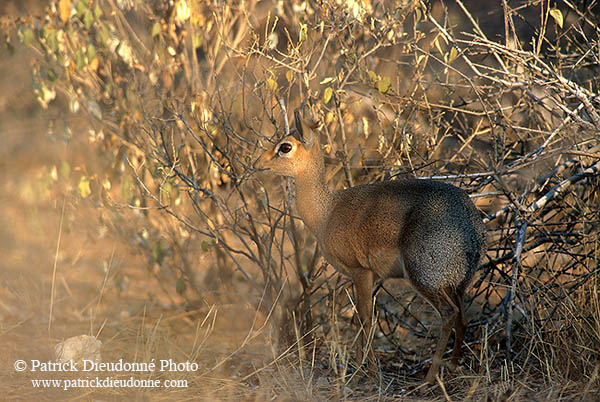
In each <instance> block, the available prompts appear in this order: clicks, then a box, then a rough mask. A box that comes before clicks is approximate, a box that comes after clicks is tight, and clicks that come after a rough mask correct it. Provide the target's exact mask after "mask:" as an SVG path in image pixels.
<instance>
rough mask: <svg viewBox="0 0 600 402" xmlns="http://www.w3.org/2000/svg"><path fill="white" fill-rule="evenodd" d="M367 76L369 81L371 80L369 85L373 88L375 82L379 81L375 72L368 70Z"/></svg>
mask: <svg viewBox="0 0 600 402" xmlns="http://www.w3.org/2000/svg"><path fill="white" fill-rule="evenodd" d="M368 74H369V79H370V80H371V85H373V86H375V85H377V81H379V77H378V76H377V74H376V73H375V71H373V70H369V71H368Z"/></svg>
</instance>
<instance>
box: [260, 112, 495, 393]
mask: <svg viewBox="0 0 600 402" xmlns="http://www.w3.org/2000/svg"><path fill="white" fill-rule="evenodd" d="M255 168H257V169H264V170H268V171H269V172H271V173H273V174H277V175H282V176H288V177H291V178H293V179H294V181H295V184H296V200H297V211H298V215H299V216H300V218H301V219H302V220H303V221H304V224H305V226H306V227H308V229H309V230H310V231H311V232H312V234H313V235H314V236H315V237H316V239H317V242H318V244H319V247H320V249H321V251H322V253H323V256H324V257H325V259H326V260H327V262H328V263H330V264H331V265H332V266H333V267H334V268H335V269H336V270H338V271H339V272H341V273H343V274H346V275H348V276H349V277H350V278H351V279H352V282H353V285H354V288H355V294H356V299H357V300H356V306H357V310H358V316H359V318H360V323H361V330H360V331H361V334H360V339H361V341H360V344H359V345H358V346H359V347H358V350H357V360H358V362H359V365H362V364H363V363H365V360H364V358H365V355H367V358H368V364H369V365H370V366H371V367H377V360H376V358H375V354H374V351H373V348H372V346H371V343H370V342H369V339H370V337H369V334H371V330H372V326H373V311H372V308H373V295H372V292H373V286H374V282H375V280H378V279H382V280H383V279H386V278H404V279H406V280H407V281H408V282H409V283H410V285H411V286H412V287H413V288H414V289H415V290H416V291H417V292H418V293H419V294H420V295H421V296H422V297H424V298H425V299H426V300H427V301H428V302H429V303H430V304H431V305H432V306H433V307H434V308H435V310H436V311H437V312H438V313H439V315H440V317H441V321H442V326H441V330H440V335H439V340H438V343H437V347H436V349H435V352H434V355H433V359H432V364H431V366H430V368H429V370H428V372H427V375H426V377H425V381H426V382H427V383H429V384H433V383H434V382H435V380H436V376H437V374H438V372H439V368H440V365H441V363H442V356H443V354H444V351H445V349H446V347H447V344H448V340H449V337H450V333H451V332H452V328H453V327H454V329H455V332H456V336H455V342H454V350H453V352H452V359H451V367H456V365H457V364H458V362H459V359H460V354H461V347H462V343H463V339H464V334H465V328H466V324H465V317H464V310H463V297H464V294H465V290H466V289H467V287H468V286H469V283H470V282H471V280H472V278H473V275H474V273H475V270H476V269H477V267H478V265H479V263H480V260H481V259H482V258H483V255H484V254H485V251H486V233H485V227H484V224H483V221H482V219H481V216H480V214H479V212H478V210H477V209H476V207H475V205H474V204H473V202H472V201H471V200H470V199H469V196H468V195H467V193H466V192H465V191H463V190H462V189H460V188H458V187H455V186H453V185H451V184H447V183H443V182H439V181H434V180H421V179H405V180H393V181H383V182H377V183H372V184H365V185H358V186H355V187H350V188H346V189H343V190H332V189H330V188H329V187H328V186H327V183H326V181H325V163H324V157H323V153H322V150H321V146H320V144H319V139H318V137H317V134H316V133H315V132H314V131H313V130H312V129H311V128H310V127H308V125H307V124H305V122H303V121H302V120H301V119H300V117H299V115H298V112H297V111H296V112H295V130H293V131H292V133H289V134H287V135H285V136H284V137H283V138H282V139H281V140H280V141H279V142H278V143H277V144H276V145H275V146H274V147H272V148H271V149H268V150H267V151H265V152H264V153H263V154H262V155H261V156H260V157H259V159H258V160H257V161H256V163H255Z"/></svg>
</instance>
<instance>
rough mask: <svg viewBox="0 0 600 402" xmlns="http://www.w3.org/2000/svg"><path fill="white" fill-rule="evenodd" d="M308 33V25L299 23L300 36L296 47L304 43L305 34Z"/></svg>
mask: <svg viewBox="0 0 600 402" xmlns="http://www.w3.org/2000/svg"><path fill="white" fill-rule="evenodd" d="M307 33H308V25H306V24H303V23H300V34H299V35H298V46H300V45H301V44H303V43H304V41H305V40H306V34H307Z"/></svg>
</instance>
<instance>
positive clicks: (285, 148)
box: [277, 142, 294, 156]
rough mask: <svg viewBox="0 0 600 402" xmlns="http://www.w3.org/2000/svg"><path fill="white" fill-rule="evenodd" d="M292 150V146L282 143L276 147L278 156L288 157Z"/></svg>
mask: <svg viewBox="0 0 600 402" xmlns="http://www.w3.org/2000/svg"><path fill="white" fill-rule="evenodd" d="M293 150H294V145H293V144H291V143H289V142H282V143H281V144H279V146H278V147H277V154H278V155H280V156H289V153H290V152H292V151H293Z"/></svg>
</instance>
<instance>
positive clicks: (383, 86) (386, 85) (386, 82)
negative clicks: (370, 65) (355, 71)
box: [377, 77, 392, 95]
mask: <svg viewBox="0 0 600 402" xmlns="http://www.w3.org/2000/svg"><path fill="white" fill-rule="evenodd" d="M391 86H392V83H391V81H390V77H382V78H381V79H380V80H379V82H378V83H377V89H378V90H379V92H380V93H381V94H384V95H385V94H386V93H387V92H388V91H389V90H390V87H391Z"/></svg>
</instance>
